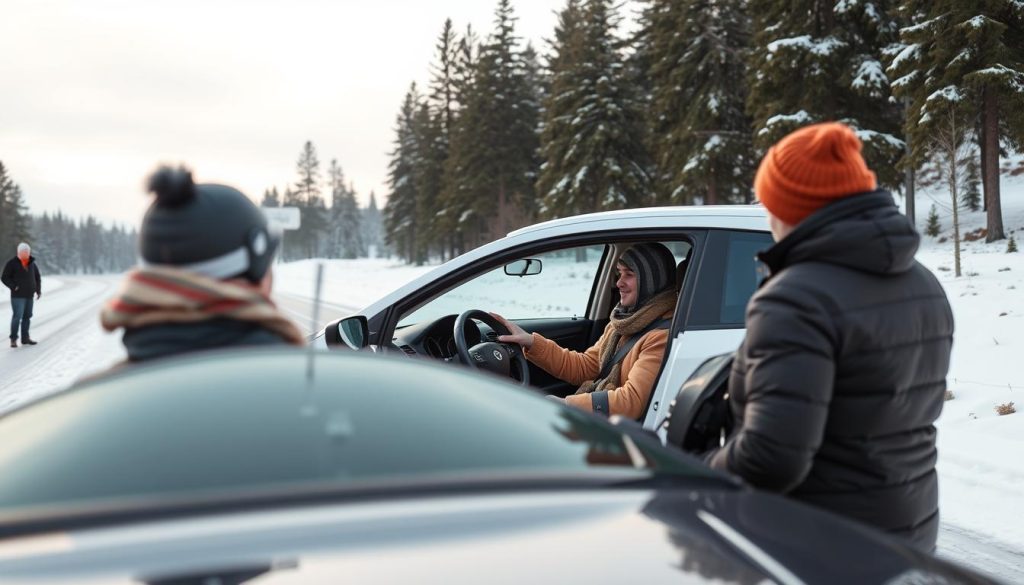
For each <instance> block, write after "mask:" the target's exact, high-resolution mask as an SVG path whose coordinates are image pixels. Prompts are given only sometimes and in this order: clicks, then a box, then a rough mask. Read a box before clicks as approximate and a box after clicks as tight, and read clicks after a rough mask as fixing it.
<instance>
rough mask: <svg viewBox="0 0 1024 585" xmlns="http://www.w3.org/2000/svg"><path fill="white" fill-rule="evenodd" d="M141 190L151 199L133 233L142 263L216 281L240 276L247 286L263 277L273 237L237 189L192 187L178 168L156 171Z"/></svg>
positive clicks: (270, 257) (187, 174)
mask: <svg viewBox="0 0 1024 585" xmlns="http://www.w3.org/2000/svg"><path fill="white" fill-rule="evenodd" d="M147 189H148V191H149V192H151V193H153V194H155V195H156V198H155V199H154V201H153V203H152V205H150V206H149V209H148V210H147V211H146V215H145V217H143V218H142V228H141V230H140V231H139V248H140V250H139V251H140V253H141V255H142V262H143V265H148V266H171V267H175V268H180V269H183V270H187V271H189V272H193V273H196V274H201V275H203V276H208V277H210V278H216V279H220V280H227V279H230V278H235V277H245V278H247V279H248V280H249V281H250V282H253V283H257V282H259V281H260V279H262V278H263V276H264V275H265V274H266V272H267V269H269V268H270V264H271V261H272V260H273V255H274V251H275V249H276V248H277V244H278V241H279V238H277V237H276V236H274V235H272V234H271V233H270V232H269V230H268V227H267V219H266V218H265V217H264V215H263V212H261V211H260V209H259V208H258V207H256V205H255V204H254V203H253V202H252V201H251V200H250V199H249V198H248V197H246V196H245V195H244V194H242V192H241V191H239V190H238V189H235V188H233V187H228V186H226V185H215V184H200V185H197V184H195V183H193V181H192V173H191V172H190V171H189V170H188V169H185V168H184V167H179V168H176V169H175V168H170V167H161V168H160V169H158V170H157V171H156V173H154V174H153V175H152V176H151V177H150V179H149V182H148V185H147Z"/></svg>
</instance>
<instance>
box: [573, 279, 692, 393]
mask: <svg viewBox="0 0 1024 585" xmlns="http://www.w3.org/2000/svg"><path fill="white" fill-rule="evenodd" d="M677 297H678V294H677V292H676V291H675V290H667V291H665V292H663V293H660V294H658V295H656V296H655V297H654V298H652V299H651V300H650V301H648V302H647V304H646V305H644V306H642V307H640V308H639V309H637V310H636V312H633V313H624V312H622V310H621V309H619V308H618V307H616V308H615V310H614V311H612V315H611V320H612V322H611V325H612V333H611V334H610V335H608V336H607V337H605V339H604V343H603V344H601V347H600V349H599V350H598V354H597V355H598V362H599V363H600V364H601V366H602V367H603V366H604V363H605V360H607V359H611V356H612V355H614V354H615V352H616V351H617V350H618V349H619V348H620V347H622V344H624V343H625V342H626V340H628V339H629V338H630V337H632V336H633V335H635V334H636V333H639V332H640V331H642V330H643V328H644V327H647V326H648V325H650V324H651V323H653V322H655V321H657V320H658V319H660V318H661V316H662V315H664V314H665V313H667V312H669V311H671V310H673V309H675V306H676V300H677ZM621 375H622V361H619V362H618V363H617V364H615V365H614V366H613V367H612V369H611V371H610V372H608V375H607V376H606V377H605V378H604V380H587V381H586V382H584V383H583V384H581V385H580V387H579V389H578V390H576V394H587V393H589V392H597V391H601V390H605V391H606V390H614V389H616V388H618V387H619V386H621V385H622V384H621V382H620V380H619V378H620V377H621Z"/></svg>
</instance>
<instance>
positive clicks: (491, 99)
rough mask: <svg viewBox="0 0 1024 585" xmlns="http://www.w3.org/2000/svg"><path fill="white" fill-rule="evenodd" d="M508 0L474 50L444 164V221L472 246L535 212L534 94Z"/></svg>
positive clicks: (522, 222) (501, 2)
mask: <svg viewBox="0 0 1024 585" xmlns="http://www.w3.org/2000/svg"><path fill="white" fill-rule="evenodd" d="M527 84H528V76H527V68H526V66H525V64H524V62H523V53H522V50H520V49H519V39H518V37H516V35H515V17H514V16H513V14H512V7H511V5H510V3H509V0H499V3H498V7H497V9H496V11H495V30H494V33H493V34H492V35H491V37H490V38H489V39H488V42H487V43H485V44H484V45H483V46H482V47H481V49H480V54H479V57H478V59H477V64H476V68H475V71H474V74H473V76H472V83H471V85H470V86H469V89H468V91H467V96H466V107H465V109H464V110H463V111H462V112H461V114H460V116H459V120H458V121H457V122H456V124H455V132H454V133H453V135H452V141H451V153H450V155H449V158H448V161H447V162H446V164H445V178H444V191H445V195H446V201H445V202H444V209H445V213H446V217H447V218H448V220H449V221H452V222H453V223H454V224H455V226H456V229H458V230H459V231H460V232H462V235H463V236H464V238H466V239H467V240H469V241H467V242H465V244H466V245H473V246H475V245H478V244H480V243H483V242H484V241H489V240H492V239H494V238H496V237H499V236H501V235H504V234H505V232H507V231H508V230H509V229H513V228H515V227H519V226H522V225H525V224H526V223H529V222H530V221H531V220H532V217H533V215H534V212H535V210H536V201H535V198H534V193H533V182H534V181H535V180H536V167H537V161H536V158H535V157H536V152H537V134H536V127H537V108H538V104H537V103H536V102H535V96H536V90H535V88H531V87H529V86H528V85H527Z"/></svg>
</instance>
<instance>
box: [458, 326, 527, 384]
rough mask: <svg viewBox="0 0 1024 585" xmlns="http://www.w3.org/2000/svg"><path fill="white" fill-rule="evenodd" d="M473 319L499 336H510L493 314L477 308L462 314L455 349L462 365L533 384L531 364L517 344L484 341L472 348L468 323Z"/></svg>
mask: <svg viewBox="0 0 1024 585" xmlns="http://www.w3.org/2000/svg"><path fill="white" fill-rule="evenodd" d="M470 319H475V320H477V321H482V322H483V323H484V324H486V325H487V326H488V327H490V328H491V329H493V330H494V332H495V333H497V334H498V335H508V334H509V333H511V332H510V331H509V330H508V328H507V327H505V326H504V325H502V324H501V321H498V320H497V319H495V318H494V317H491V315H490V313H487V312H486V311H480V310H477V309H470V310H468V311H463V312H462V314H460V315H459V317H458V318H457V319H455V349H456V351H458V353H459V359H460V360H462V363H464V364H469V365H470V366H472V367H474V368H477V369H480V370H484V371H487V372H491V373H494V374H498V375H500V376H507V377H509V378H512V379H513V380H515V381H516V382H519V383H520V384H521V385H523V386H529V385H530V365H529V363H527V361H526V356H524V355H523V350H522V348H520V347H519V346H518V345H517V344H515V343H499V342H497V341H484V342H482V343H478V344H476V345H474V346H473V347H469V343H468V342H467V341H466V322H467V321H469V320H470Z"/></svg>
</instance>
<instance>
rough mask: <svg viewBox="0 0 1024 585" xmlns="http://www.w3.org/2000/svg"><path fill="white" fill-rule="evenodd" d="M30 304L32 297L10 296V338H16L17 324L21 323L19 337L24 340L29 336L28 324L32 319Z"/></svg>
mask: <svg viewBox="0 0 1024 585" xmlns="http://www.w3.org/2000/svg"><path fill="white" fill-rule="evenodd" d="M32 304H33V299H32V297H29V298H27V299H22V298H18V297H11V312H12V313H13V315H11V339H17V338H18V324H19V323H20V324H21V339H22V340H25V339H28V338H29V335H28V326H29V324H30V323H31V321H32Z"/></svg>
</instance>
